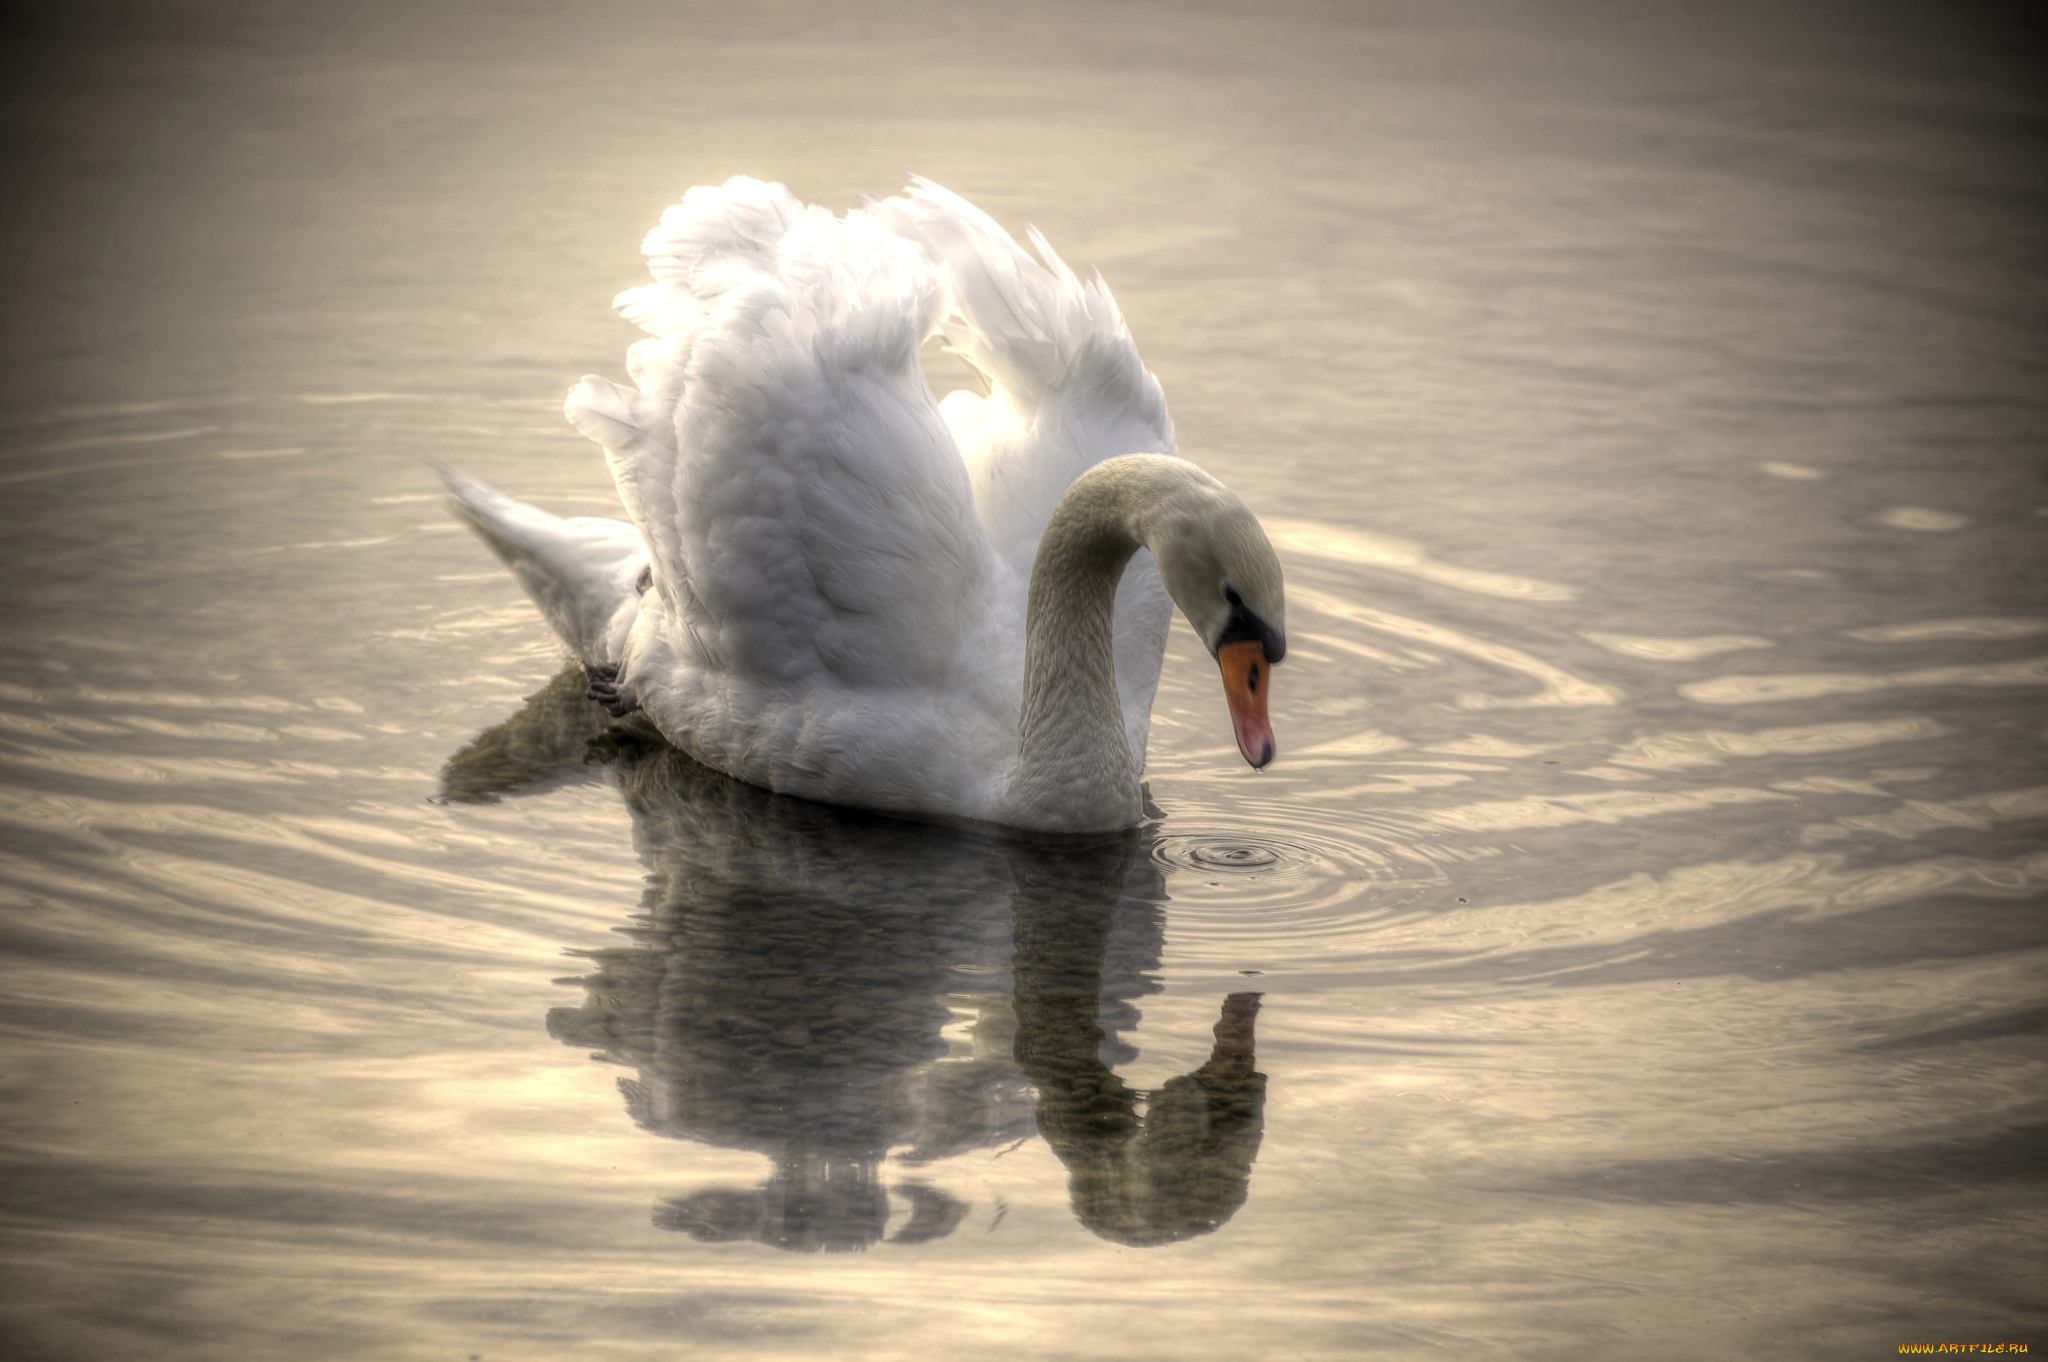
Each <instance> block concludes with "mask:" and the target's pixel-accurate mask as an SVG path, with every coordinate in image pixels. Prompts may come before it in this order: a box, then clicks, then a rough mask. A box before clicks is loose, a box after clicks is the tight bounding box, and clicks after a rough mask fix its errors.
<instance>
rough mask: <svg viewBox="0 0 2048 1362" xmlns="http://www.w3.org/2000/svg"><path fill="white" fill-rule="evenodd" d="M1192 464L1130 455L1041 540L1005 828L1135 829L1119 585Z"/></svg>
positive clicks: (1066, 500) (1075, 491)
mask: <svg viewBox="0 0 2048 1362" xmlns="http://www.w3.org/2000/svg"><path fill="white" fill-rule="evenodd" d="M1183 467H1185V466H1184V465H1180V464H1179V463H1178V461H1177V460H1171V459H1166V458H1145V459H1119V460H1116V461H1115V462H1114V463H1112V464H1107V465H1098V466H1097V467H1096V468H1094V469H1092V470H1090V471H1089V472H1088V473H1086V474H1084V475H1083V476H1082V477H1081V478H1079V479H1078V480H1076V481H1075V483H1074V485H1073V486H1072V487H1070V488H1069V489H1068V490H1067V494H1066V496H1065V497H1063V498H1062V499H1061V501H1060V504H1059V507H1058V509H1056V510H1055V511H1054V512H1053V516H1052V520H1051V521H1050V523H1048V524H1047V525H1046V527H1045V534H1044V535H1043V537H1041V538H1040V540H1039V542H1038V558H1037V561H1036V562H1035V563H1034V564H1033V566H1032V570H1031V600H1030V606H1029V610H1028V613H1027V615H1026V617H1025V625H1024V712H1023V719H1022V726H1021V729H1020V732H1019V741H1018V752H1017V767H1016V770H1015V772H1014V773H1013V774H1012V776H1011V778H1010V785H1009V789H1008V791H1007V792H1006V793H1005V796H1004V804H1005V808H1006V812H1005V817H1004V821H1005V822H1010V823H1014V824H1017V825H1019V826H1023V827H1031V828H1037V829H1040V830H1042V831H1048V832H1086V831H1095V830H1099V829H1104V828H1120V827H1129V826H1131V825H1132V824H1134V823H1136V822H1137V821H1138V820H1139V817H1140V816H1141V813H1142V809H1143V800H1142V796H1141V795H1140V793H1139V788H1138V766H1137V762H1136V760H1135V759H1134V758H1133V757H1132V755H1131V749H1130V744H1129V743H1128V742H1127V741H1125V738H1124V716H1123V710H1122V706H1121V705H1120V703H1119V702H1118V698H1117V688H1116V654H1115V633H1114V627H1113V616H1114V608H1115V604H1116V588H1117V583H1118V581H1119V580H1120V579H1121V578H1122V577H1123V572H1124V567H1125V565H1126V564H1128V563H1129V562H1130V560H1131V555H1132V554H1134V553H1136V552H1137V551H1138V550H1139V548H1141V547H1145V546H1147V545H1148V544H1149V541H1150V538H1151V535H1150V533H1149V530H1150V528H1151V527H1152V526H1153V525H1156V524H1159V523H1160V520H1159V518H1158V517H1157V515H1156V514H1155V512H1156V511H1157V509H1158V503H1159V502H1160V501H1161V500H1171V498H1172V496H1173V493H1174V492H1175V491H1176V490H1177V488H1178V485H1179V483H1180V481H1181V473H1180V470H1181V469H1182V468H1183Z"/></svg>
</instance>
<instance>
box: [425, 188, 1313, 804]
mask: <svg viewBox="0 0 2048 1362" xmlns="http://www.w3.org/2000/svg"><path fill="white" fill-rule="evenodd" d="M1033 244H1034V245H1035V246H1036V247H1037V249H1038V252H1039V254H1040V255H1041V256H1042V257H1043V259H1044V264H1040V263H1039V262H1038V261H1036V260H1033V259H1032V258H1031V257H1030V256H1028V255H1026V254H1025V253H1024V252H1023V251H1022V250H1021V249H1020V248H1019V247H1018V246H1017V245H1016V243H1015V242H1014V241H1012V240H1011V239H1010V237H1009V236H1008V235H1007V234H1006V233H1005V232H1003V230H1002V229H1001V228H1000V227H998V226H997V225H996V224H995V223H994V222H993V221H991V220H990V219H989V218H987V217H986V216H984V215H983V214H982V213H980V212H979V210H977V209H975V208H973V207H972V206H971V205H969V204H967V203H966V202H965V201H963V200H961V199H959V198H957V197H955V196H953V195H951V194H949V193H947V192H946V191H945V190H943V189H940V188H938V187H937V186H935V185H931V184H929V183H926V182H922V181H920V182H918V184H916V185H915V186H914V187H913V188H912V189H911V191H910V192H909V193H908V194H907V195H906V196H904V197H902V198H898V199H891V200H888V201H885V202H882V203H878V204H872V205H870V207H869V208H867V209H866V210H861V211H856V212H852V213H849V214H847V215H846V216H845V217H844V218H835V217H833V216H831V215H830V214H829V213H827V212H825V211H824V210H822V209H818V208H806V207H804V206H803V205H801V204H800V203H798V202H797V200H796V199H795V198H794V197H793V196H791V195H790V194H789V192H788V191H787V190H785V189H783V188H782V187H781V186H780V185H766V184H762V183H759V182H758V181H753V180H746V179H735V180H733V181H731V182H729V183H727V184H726V185H724V186H723V187H721V188H717V189H712V188H698V189H693V190H691V191H690V193H689V194H688V195H687V196H685V198H684V199H683V201H682V202H681V203H680V204H677V205H676V206H675V207H673V208H671V209H669V211H668V212H667V214H665V215H664V217H663V219H662V222H661V225H660V226H658V227H657V228H655V230H654V231H653V232H651V233H650V234H649V235H648V238H647V241H646V243H645V245H644V248H643V249H644V250H645V253H646V255H647V258H648V261H649V265H650V268H651V270H652V273H653V275H654V282H653V283H652V284H647V285H643V286H641V287H640V288H637V289H632V290H629V291H628V292H626V293H624V294H621V295H620V296H619V299H618V301H617V305H618V307H619V309H620V310H621V311H622V312H623V313H624V314H625V315H626V316H627V317H628V318H629V319H631V320H633V321H635V322H638V323H639V324H640V325H641V326H642V327H644V328H645V329H646V330H647V331H648V332H649V333H650V339H647V340H643V341H641V342H639V343H638V344H636V345H635V346H634V347H633V348H632V350H631V352H630V353H629V355H628V360H627V367H628V369H629V370H630V371H631V373H632V375H633V378H634V380H635V383H636V385H637V386H636V387H635V388H624V387H620V386H618V385H615V384H612V383H609V382H607V381H606V380H604V379H600V378H586V379H584V380H583V382H582V384H581V385H579V386H578V387H577V388H576V390H575V391H574V392H572V393H571V394H570V396H569V400H568V403H567V413H568V416H569V419H570V420H571V421H572V422H574V423H575V425H576V426H577V428H578V429H579V430H581V431H582V432H583V433H584V434H586V435H588V436H589V437H590V438H592V439H593V440H596V441H597V442H598V443H600V444H601V445H603V446H604V449H605V453H606V457H607V459H608V460H609V462H610V464H611V468H612V473H613V476H614V479H615V481H616V482H617V484H618V488H619V494H620V498H621V500H622V501H623V502H624V503H625V507H626V511H627V513H628V515H629V516H630V517H631V518H632V524H630V525H627V524H622V523H620V522H616V521H608V520H589V519H578V520H566V521H565V520H559V519H556V518H555V517H552V516H549V515H546V514H545V513H543V512H540V511H537V510H535V509H533V508H532V507H528V506H523V505H521V504H520V503H518V502H515V501H512V500H510V499H509V498H506V497H503V496H500V495H499V494H497V493H496V492H493V491H491V490H490V489H489V488H486V487H484V486H483V485H482V484H479V483H476V482H474V481H472V480H470V479H468V478H466V477H463V476H462V475H460V474H457V473H453V472H452V471H451V472H448V473H447V474H446V476H447V478H448V481H449V486H450V490H451V491H452V492H453V494H454V497H455V508H456V510H457V512H458V514H460V515H461V516H462V517H463V518H464V519H465V520H466V521H468V523H469V524H470V525H471V526H472V527H473V528H474V529H476V530H477V532H478V533H479V534H480V535H481V536H482V537H483V538H484V540H485V542H486V543H488V544H489V545H490V546H491V547H492V548H493V549H494V550H495V551H496V552H497V553H498V555H499V556H500V557H501V558H503V559H504V560H505V561H506V562H507V564H508V565H510V566H511V567H512V569H513V571H514V573H515V574H516V575H517V576H518V577H519V580H520V582H521V584H522V585H524V586H525V587H526V589H527V591H528V592H529V594H531V595H532V596H533V598H534V600H535V601H536V603H537V604H539V605H540V607H541V609H542V612H543V613H544V614H545V615H546V616H547V617H548V619H549V621H550V623H552V624H553V625H554V626H555V628H556V630H557V631H558V632H559V633H560V634H561V635H562V637H563V638H564V639H565V640H566V641H567V642H568V643H569V645H570V647H571V648H572V649H574V650H575V652H576V654H577V655H578V657H580V658H581V659H582V660H583V662H584V663H585V664H586V665H587V666H588V667H590V668H591V669H592V670H593V674H594V675H595V676H598V677H600V678H602V679H601V680H600V682H599V685H598V686H597V687H596V688H595V691H594V693H597V694H600V695H601V696H602V697H603V698H605V699H607V700H608V701H609V702H611V704H612V707H613V708H614V710H615V711H616V712H621V713H623V712H625V710H627V709H630V708H632V707H634V706H635V705H637V707H638V708H640V709H642V710H644V711H645V712H646V714H647V716H648V717H649V718H650V719H651V720H652V721H653V722H654V724H655V725H656V726H657V727H658V728H659V729H660V730H661V731H662V732H663V734H664V735H666V736H667V737H668V738H669V739H670V740H671V741H672V742H674V743H675V744H676V745H677V746H679V747H681V748H683V749H684V750H685V751H687V752H688V753H690V755H692V756H694V757H696V758H697V759H698V760H700V761H702V762H704V763H705V764H707V765H710V766H713V767H716V768H718V769H719V770H723V771H725V772H728V773H729V774H731V775H734V776H737V777H739V778H740V779H742V780H746V781H750V782H752V783H755V784H758V785H765V786H768V787H769V788H771V789H775V790H779V791H783V792H785V793H790V794H797V795H802V796H805V797H808V798H812V799H819V800H824V801H827V802H830V803H837V804H849V805H856V806H860V807H866V808H873V809H879V810H883V811H885V812H896V813H904V814H913V815H920V816H927V817H945V818H965V819H974V820H984V821H991V822H998V823H1005V824H1010V825H1013V826H1020V827H1028V828H1037V829H1044V830H1052V831H1084V830H1095V829H1103V828H1112V827H1123V826H1129V825H1131V824H1134V823H1136V822H1137V821H1139V819H1140V817H1141V815H1142V796H1141V794H1140V791H1139V786H1138V775H1139V772H1140V771H1141V769H1142V767H1143V761H1144V752H1145V744H1146V736H1147V732H1148V729H1149V725H1150V715H1151V707H1152V697H1153V693H1154V691H1155V689H1156V688H1157V685H1158V680H1159V669H1160V662H1161V659H1162V655H1163V651H1164V647H1165V640H1166V630H1167V624H1168V621H1169V619H1170V614H1171V608H1172V604H1173V603H1174V602H1177V603H1179V604H1180V606H1181V608H1182V610H1183V611H1184V612H1185V613H1186V614H1187V615H1188V617H1189V619H1190V622H1192V623H1193V624H1194V625H1195V627H1196V629H1197V631H1198V632H1199V633H1201V634H1202V636H1203V639H1204V641H1205V642H1206V643H1208V644H1209V646H1210V648H1211V650H1212V651H1217V650H1219V649H1224V650H1225V651H1226V653H1228V654H1229V655H1231V656H1238V658H1239V660H1238V663H1237V666H1238V669H1239V672H1240V673H1242V672H1243V670H1244V668H1245V667H1246V666H1249V668H1250V671H1249V676H1250V686H1251V699H1250V700H1246V699H1245V696H1244V694H1243V692H1244V679H1243V676H1242V675H1240V676H1239V678H1238V682H1237V685H1236V688H1235V689H1234V690H1232V697H1233V698H1232V707H1233V712H1234V713H1236V714H1237V715H1238V719H1239V740H1240V745H1241V746H1242V747H1244V750H1245V753H1246V756H1247V758H1248V759H1250V760H1252V761H1253V762H1254V764H1255V765H1264V764H1265V761H1266V760H1269V759H1270V757H1271V732H1270V729H1268V728H1266V727H1265V726H1264V692H1263V690H1262V689H1260V683H1259V676H1260V672H1261V668H1260V666H1259V661H1260V660H1261V659H1262V660H1263V661H1264V662H1265V663H1266V664H1268V665H1270V663H1272V662H1277V661H1278V660H1279V656H1280V653H1281V651H1282V650H1283V649H1284V642H1283V641H1282V639H1283V635H1282V633H1281V630H1282V628H1283V623H1284V621H1283V613H1284V603H1283V601H1282V597H1281V583H1280V572H1279V565H1278V562H1277V560H1276V559H1274V557H1273V553H1272V549H1271V547H1270V546H1269V545H1268V544H1267V543H1266V539H1265V536H1264V534H1263V533H1262V532H1261V531H1260V530H1259V528H1258V524H1257V521H1256V520H1254V519H1253V518H1252V516H1251V513H1250V512H1249V511H1248V510H1246V509H1245V508H1244V506H1243V504H1242V503H1241V502H1240V501H1238V500H1237V498H1236V497H1234V496H1233V495H1231V494H1230V493H1229V492H1228V491H1227V490H1225V489H1224V488H1222V487H1221V485H1220V484H1218V483H1216V482H1215V481H1214V480H1213V479H1211V478H1209V477H1208V476H1207V475H1206V474H1204V473H1202V472H1201V471H1200V470H1199V469H1196V468H1195V467H1193V466H1192V465H1190V464H1187V463H1185V462H1182V461H1180V460H1178V459H1176V458H1173V457H1172V455H1173V448H1174V446H1173V429H1172V423H1171V421H1170V420H1169V419H1168V417H1167V414H1166V405H1165V401H1164V399H1163V397H1162V396H1161V394H1160V390H1159V385H1158V383H1157V381H1156V380H1154V379H1153V377H1152V375H1151V374H1149V373H1148V372H1146V370H1145V368H1144V365H1143V364H1142V363H1141V362H1140V360H1139V358H1138V354H1137V350H1136V347H1135V346H1134V345H1133V344H1132V343H1131V338H1130V335H1129V332H1128V331H1127V330H1126V329H1125V328H1124V325H1123V320H1122V317H1121V315H1120V314H1119V313H1118V311H1117V309H1116V305H1115V303H1114V301H1113V300H1112V299H1111V298H1110V295H1109V291H1108V289H1107V288H1106V287H1105V286H1104V285H1103V284H1102V283H1101V281H1100V280H1099V279H1097V280H1094V281H1090V282H1083V281H1081V280H1080V279H1078V278H1076V276H1075V275H1074V274H1073V272H1072V271H1070V270H1069V269H1067V267H1066V266H1065V265H1064V264H1062V263H1061V262H1060V260H1059V258H1058V257H1057V256H1056V255H1054V254H1053V252H1052V250H1051V248H1050V247H1049V246H1048V245H1047V244H1046V243H1045V242H1044V241H1043V239H1042V238H1038V237H1036V236H1035V234H1034V238H1033ZM942 327H943V328H944V330H945V334H946V337H947V339H948V340H949V342H951V344H952V346H953V348H954V349H955V350H956V351H957V352H959V353H960V354H962V355H964V356H965V357H966V358H967V359H968V360H969V361H970V362H971V363H972V364H973V365H974V366H975V367H976V368H977V369H978V370H979V371H980V372H981V373H982V374H983V375H984V376H985V377H986V378H987V380H988V382H989V387H990V391H989V393H988V394H987V395H986V396H978V395H975V394H971V393H964V392H956V393H953V394H952V395H950V396H949V397H947V399H946V400H945V401H944V402H943V403H940V402H937V401H935V400H934V399H933V397H932V394H931V390H930V388H929V386H928V385H927V384H926V382H925V379H924V375H923V372H922V370H921V369H920V368H919V365H918V359H917V353H918V348H919V347H920V345H921V344H922V343H923V342H924V341H925V340H926V339H927V338H928V337H929V336H930V335H931V334H932V333H933V332H934V331H937V330H939V329H941V328H942ZM1130 456H1134V457H1130ZM1148 545H1149V546H1150V548H1151V549H1152V550H1153V551H1154V552H1156V553H1157V554H1158V562H1156V563H1155V561H1154V558H1153V555H1152V553H1147V552H1145V551H1144V548H1145V546H1148ZM1134 555H1135V557H1134ZM1127 565H1128V566H1127ZM1161 566H1163V567H1164V568H1165V577H1164V579H1162V576H1161V571H1160V568H1161ZM1169 590H1170V591H1171V595H1172V601H1169V599H1168V596H1169ZM1112 602H1113V604H1112ZM1232 644H1235V645H1236V647H1235V649H1234V650H1233V649H1230V648H1229V647H1228V645H1232ZM1225 671H1226V682H1227V683H1228V682H1229V679H1230V677H1231V674H1232V673H1231V664H1230V662H1229V661H1228V659H1227V658H1226V667H1225ZM1226 688H1227V689H1228V688H1229V686H1228V684H1227V687H1226ZM1241 700H1243V701H1244V704H1242V705H1241V704H1240V701H1241ZM1253 701H1255V704H1254V703H1253ZM1251 709H1256V714H1252V713H1250V710H1251ZM1248 724H1249V725H1250V728H1249V729H1248V728H1247V725H1248ZM1248 733H1249V736H1248ZM1261 742H1263V743H1264V746H1263V748H1261V746H1260V745H1259V744H1260V743H1261Z"/></svg>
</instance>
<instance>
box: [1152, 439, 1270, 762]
mask: <svg viewBox="0 0 2048 1362" xmlns="http://www.w3.org/2000/svg"><path fill="white" fill-rule="evenodd" d="M1173 463H1174V464H1175V465H1176V472H1177V473H1178V474H1179V476H1178V477H1176V478H1175V479H1174V481H1175V482H1176V483H1177V484H1178V485H1177V486H1175V487H1174V488H1173V489H1172V491H1171V492H1170V493H1169V494H1167V495H1166V496H1164V497H1161V498H1160V499H1159V501H1158V503H1156V504H1155V505H1154V506H1153V507H1152V508H1151V510H1150V513H1149V514H1148V515H1147V517H1146V519H1147V521H1148V522H1149V523H1148V526H1147V529H1148V531H1149V533H1148V534H1147V535H1146V537H1145V542H1146V543H1147V544H1148V545H1149V546H1150V547H1151V549H1152V556H1153V557H1154V558H1156V559H1158V561H1159V575H1160V578H1161V579H1162V580H1163V581H1164V582H1165V583H1166V590H1167V592H1168V593H1169V594H1170V595H1171V596H1172V597H1173V603H1174V604H1175V605H1177V606H1179V607H1180V612H1181V613H1182V614H1183V615H1186V616H1187V619H1188V623H1189V624H1192V625H1193V626H1194V627H1195V632H1196V633H1197V634H1198V635H1200V636H1201V639H1202V642H1203V643H1204V644H1206V645H1207V646H1208V649H1209V652H1210V655H1211V656H1213V657H1214V658H1215V659H1216V661H1217V664H1218V665H1219V666H1221V667H1222V669H1223V694H1224V696H1225V697H1226V698H1227V699H1228V700H1229V702H1230V721H1231V724H1232V726H1233V727H1235V728H1236V730H1237V750H1238V751H1240V752H1242V753H1243V754H1244V759H1245V760H1246V761H1248V762H1250V763H1251V764H1252V765H1253V766H1254V767H1263V766H1265V765H1266V764H1267V763H1269V762H1270V761H1272V760H1273V756H1274V753H1276V752H1277V751H1278V750H1279V748H1278V746H1277V745H1276V744H1275V743H1274V741H1273V725H1272V723H1271V722H1270V721H1269V720H1268V719H1267V717H1266V695H1267V692H1268V691H1269V690H1270V689H1271V685H1272V683H1271V679H1270V678H1271V675H1272V669H1273V666H1274V664H1275V663H1277V662H1279V661H1280V659H1281V658H1282V657H1284V656H1285V655H1286V653H1287V594H1286V589H1285V586H1284V584H1283V582H1282V580H1281V576H1280V559H1279V556H1278V555H1276V554H1275V553H1274V552H1273V545H1272V544H1271V543H1270V542H1268V540H1267V539H1266V531H1265V530H1264V529H1263V528H1262V527H1261V526H1260V525H1259V521H1258V517H1257V516H1254V515H1253V514H1252V512H1251V508H1250V507H1249V506H1246V505H1245V504H1244V502H1243V501H1241V500H1240V499H1239V498H1238V496H1237V494H1236V493H1235V492H1233V491H1231V490H1230V489H1229V488H1228V487H1225V486H1224V485H1223V484H1222V483H1220V482H1218V481H1216V479H1214V478H1212V477H1210V476H1209V475H1208V474H1207V473H1204V472H1203V471H1202V470H1201V469H1199V468H1196V467H1195V466H1194V465H1193V464H1191V463H1187V462H1185V461H1184V460H1178V459H1176V460H1174V461H1173Z"/></svg>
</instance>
